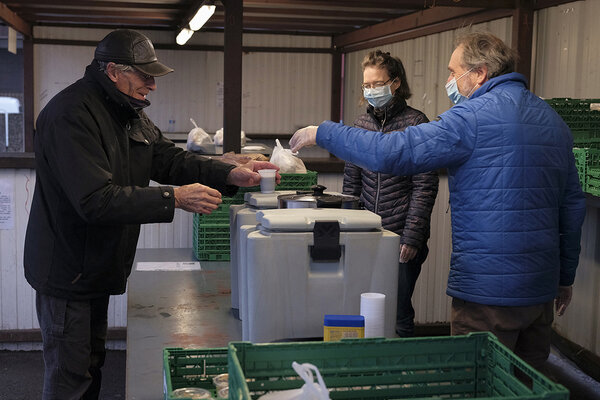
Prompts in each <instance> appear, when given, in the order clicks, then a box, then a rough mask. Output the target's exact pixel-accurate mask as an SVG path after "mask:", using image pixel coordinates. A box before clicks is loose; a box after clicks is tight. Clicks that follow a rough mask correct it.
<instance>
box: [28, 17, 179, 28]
mask: <svg viewBox="0 0 600 400" xmlns="http://www.w3.org/2000/svg"><path fill="white" fill-rule="evenodd" d="M23 17H24V18H27V19H28V16H27V15H24V16H23ZM31 17H32V18H34V17H33V16H31ZM35 21H36V24H39V25H43V24H45V23H49V22H60V23H62V24H64V26H72V24H79V25H81V24H93V25H96V26H111V27H114V26H120V25H128V24H131V25H136V24H137V25H136V26H142V27H143V26H146V27H148V25H150V24H151V25H152V27H153V28H157V27H169V28H173V22H171V21H165V20H162V19H153V18H132V17H118V16H111V17H110V21H109V20H107V19H106V18H103V17H102V16H98V17H93V16H92V17H87V16H79V17H77V21H73V18H71V17H64V16H57V15H48V16H38V17H35Z"/></svg>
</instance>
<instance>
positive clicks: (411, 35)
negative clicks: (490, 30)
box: [334, 9, 513, 52]
mask: <svg viewBox="0 0 600 400" xmlns="http://www.w3.org/2000/svg"><path fill="white" fill-rule="evenodd" d="M512 12H513V10H511V9H499V10H488V11H481V12H479V13H475V14H469V15H468V16H465V17H464V18H454V19H451V20H448V21H443V22H439V23H436V24H431V25H427V26H420V27H417V28H409V29H406V30H400V31H398V32H396V33H394V34H390V35H388V36H386V37H380V38H376V39H372V40H369V41H364V42H359V43H354V44H351V45H347V46H345V47H342V48H338V49H339V50H340V51H343V52H350V51H356V50H362V49H369V48H373V47H378V46H383V45H385V44H390V43H397V42H401V41H404V40H409V39H415V38H419V37H423V36H427V35H433V34H435V33H440V32H446V31H449V30H452V29H458V28H464V27H465V26H469V25H474V24H479V23H482V22H488V21H493V20H496V19H500V18H505V17H510V16H511V15H512ZM334 40H335V37H334Z"/></svg>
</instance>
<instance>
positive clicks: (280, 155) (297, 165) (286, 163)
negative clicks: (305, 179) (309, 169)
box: [269, 139, 306, 174]
mask: <svg viewBox="0 0 600 400" xmlns="http://www.w3.org/2000/svg"><path fill="white" fill-rule="evenodd" d="M275 143H276V146H275V148H274V149H273V154H271V159H270V160H269V161H271V162H272V163H273V164H275V165H277V166H278V167H279V172H280V173H282V174H305V173H306V167H305V166H304V162H302V160H301V159H299V158H298V157H296V156H294V154H293V153H292V151H291V150H290V149H284V148H283V146H282V145H281V143H279V139H275Z"/></svg>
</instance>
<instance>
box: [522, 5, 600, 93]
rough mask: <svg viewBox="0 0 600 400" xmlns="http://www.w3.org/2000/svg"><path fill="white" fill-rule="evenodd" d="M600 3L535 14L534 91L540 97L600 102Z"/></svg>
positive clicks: (564, 6)
mask: <svg viewBox="0 0 600 400" xmlns="http://www.w3.org/2000/svg"><path fill="white" fill-rule="evenodd" d="M598 15H600V1H598V0H587V1H577V2H573V3H567V4H563V5H560V6H556V7H550V8H546V9H543V10H540V11H538V12H537V13H536V16H537V18H536V25H535V32H536V39H537V46H536V57H535V59H534V60H533V61H534V63H535V64H534V71H535V74H534V76H535V79H533V85H532V88H533V91H534V92H535V93H536V94H537V95H538V96H541V97H574V98H600V46H599V45H598V37H600V24H598Z"/></svg>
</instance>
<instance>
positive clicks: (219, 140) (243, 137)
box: [214, 128, 246, 147]
mask: <svg viewBox="0 0 600 400" xmlns="http://www.w3.org/2000/svg"><path fill="white" fill-rule="evenodd" d="M240 139H241V142H240V143H241V145H242V147H244V146H245V145H246V133H245V132H244V131H241V132H240ZM214 140H215V146H223V128H221V129H219V130H218V131H217V132H216V133H215V139H214Z"/></svg>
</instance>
